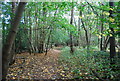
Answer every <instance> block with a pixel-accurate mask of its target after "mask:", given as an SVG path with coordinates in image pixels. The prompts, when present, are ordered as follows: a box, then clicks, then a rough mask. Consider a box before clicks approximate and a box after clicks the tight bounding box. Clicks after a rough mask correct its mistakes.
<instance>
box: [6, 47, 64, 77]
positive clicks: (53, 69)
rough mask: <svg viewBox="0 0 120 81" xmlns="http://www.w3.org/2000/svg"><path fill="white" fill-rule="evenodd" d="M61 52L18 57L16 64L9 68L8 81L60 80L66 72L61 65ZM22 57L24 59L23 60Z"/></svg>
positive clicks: (24, 54) (26, 54)
mask: <svg viewBox="0 0 120 81" xmlns="http://www.w3.org/2000/svg"><path fill="white" fill-rule="evenodd" d="M60 53H61V51H60V50H57V49H51V50H50V51H49V52H48V54H47V55H46V56H44V55H45V54H44V53H42V54H35V55H34V54H32V55H29V54H28V53H22V54H19V55H17V59H16V61H15V64H13V65H12V66H11V67H10V68H9V73H8V76H7V78H8V79H60V78H61V77H62V76H64V74H65V72H64V71H63V70H62V69H63V67H62V66H61V65H59V63H58V58H59V55H60ZM21 57H22V59H21Z"/></svg>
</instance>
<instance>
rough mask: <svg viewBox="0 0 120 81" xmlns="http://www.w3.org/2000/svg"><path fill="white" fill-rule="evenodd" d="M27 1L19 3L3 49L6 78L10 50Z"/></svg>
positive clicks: (3, 76) (3, 67)
mask: <svg viewBox="0 0 120 81" xmlns="http://www.w3.org/2000/svg"><path fill="white" fill-rule="evenodd" d="M25 4H26V3H25V2H20V3H19V5H18V8H17V10H16V13H15V18H14V20H13V25H12V27H11V29H10V32H9V34H8V37H7V41H6V44H5V45H4V46H3V51H2V79H6V75H7V71H8V68H9V62H10V61H9V57H10V56H11V54H10V51H11V48H12V45H13V42H14V40H15V36H16V33H17V29H18V25H19V22H20V19H21V17H22V13H23V11H24V8H25Z"/></svg>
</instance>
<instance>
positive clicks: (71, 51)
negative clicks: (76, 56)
mask: <svg viewBox="0 0 120 81" xmlns="http://www.w3.org/2000/svg"><path fill="white" fill-rule="evenodd" d="M70 24H71V25H72V24H73V5H72V10H71V19H70ZM73 52H74V49H73V36H72V32H71V31H70V53H73Z"/></svg>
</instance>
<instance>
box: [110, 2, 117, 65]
mask: <svg viewBox="0 0 120 81" xmlns="http://www.w3.org/2000/svg"><path fill="white" fill-rule="evenodd" d="M109 6H110V8H113V6H114V2H109ZM109 13H110V15H109V17H110V18H113V16H112V14H113V11H112V10H110V11H109ZM111 25H112V22H110V23H109V26H110V27H109V28H110V30H111V34H112V36H110V39H109V41H110V64H111V65H113V64H115V59H114V58H115V56H116V50H115V37H114V29H113V27H111Z"/></svg>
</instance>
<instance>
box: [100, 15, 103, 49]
mask: <svg viewBox="0 0 120 81" xmlns="http://www.w3.org/2000/svg"><path fill="white" fill-rule="evenodd" d="M101 18H102V19H103V13H102V15H101ZM100 32H101V38H100V51H103V35H102V33H103V22H102V21H101V30H100Z"/></svg>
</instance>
